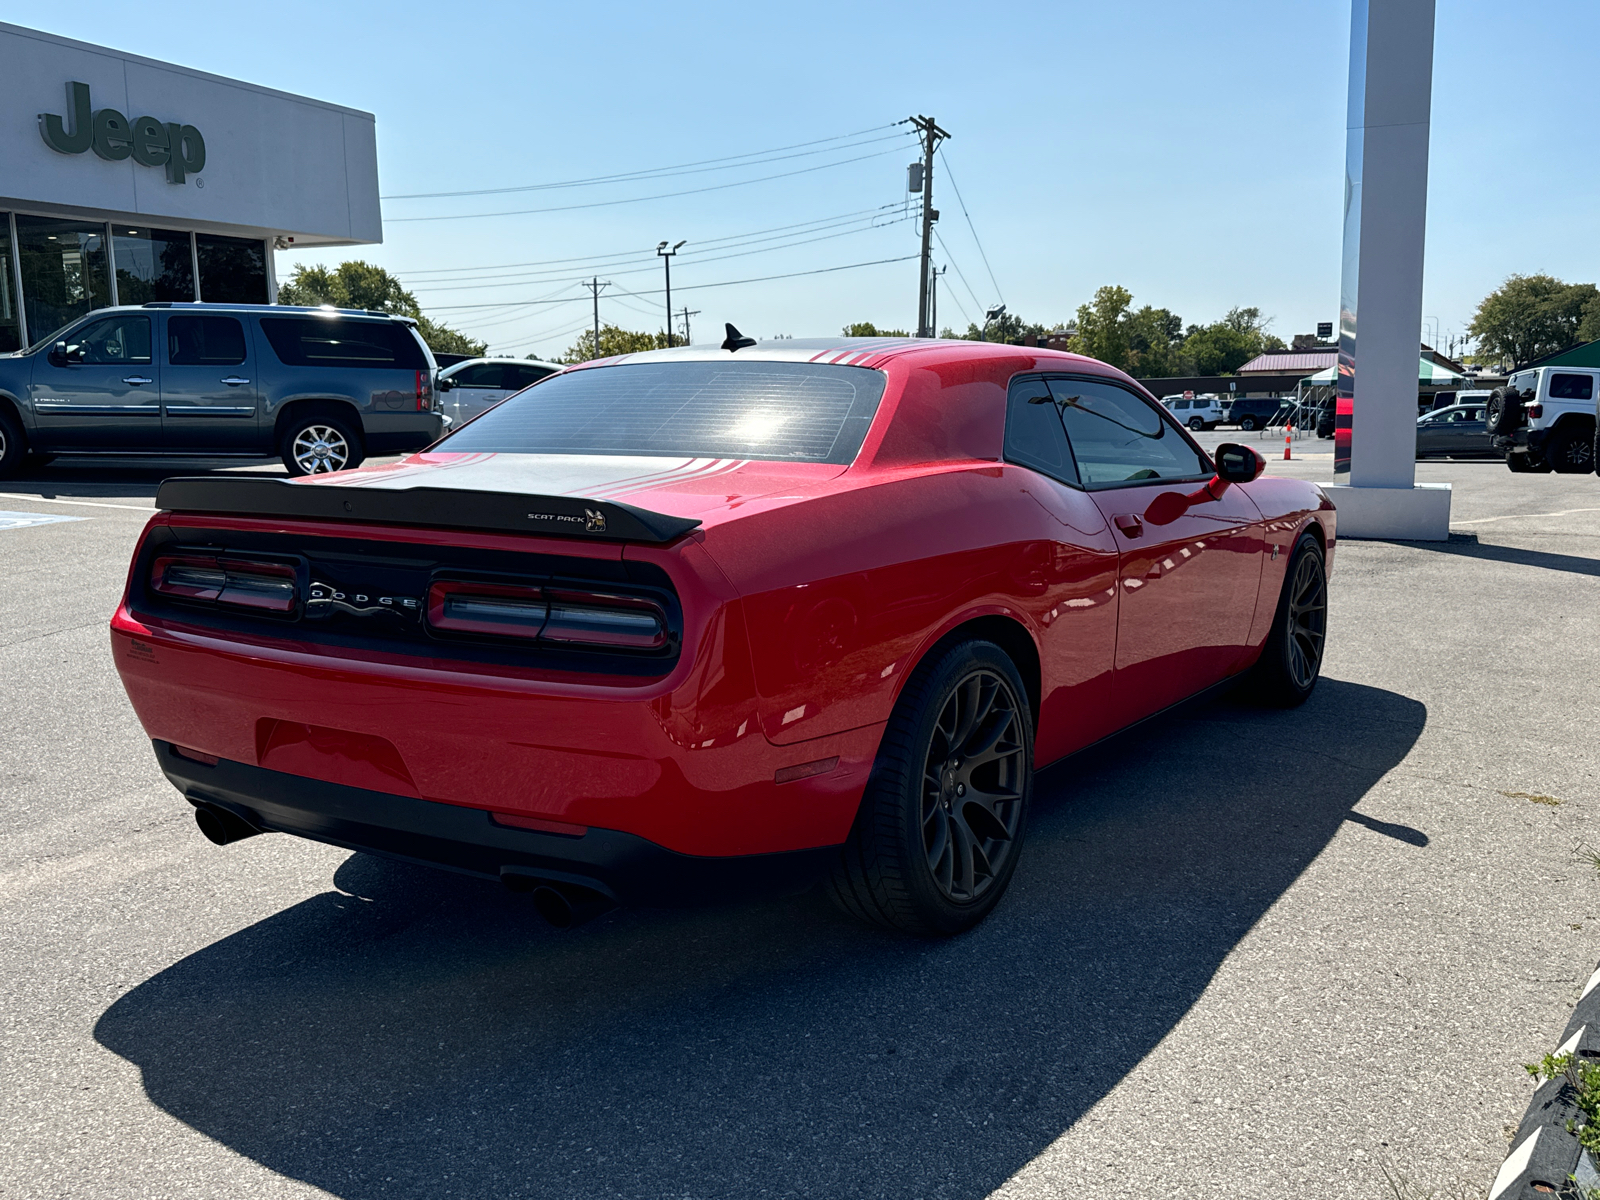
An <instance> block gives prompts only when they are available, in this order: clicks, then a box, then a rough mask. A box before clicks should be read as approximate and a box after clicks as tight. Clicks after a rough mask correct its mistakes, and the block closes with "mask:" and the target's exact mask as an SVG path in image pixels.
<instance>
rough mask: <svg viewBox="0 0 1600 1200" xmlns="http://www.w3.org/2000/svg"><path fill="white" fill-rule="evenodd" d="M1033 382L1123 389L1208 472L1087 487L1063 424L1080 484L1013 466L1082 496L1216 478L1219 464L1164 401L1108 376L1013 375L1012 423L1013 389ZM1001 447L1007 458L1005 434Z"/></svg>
mask: <svg viewBox="0 0 1600 1200" xmlns="http://www.w3.org/2000/svg"><path fill="white" fill-rule="evenodd" d="M1029 379H1040V380H1043V381H1044V383H1045V386H1046V387H1048V386H1049V384H1050V381H1051V380H1052V379H1071V380H1082V381H1083V382H1085V383H1103V384H1107V385H1109V386H1111V387H1116V388H1121V389H1122V390H1123V391H1125V392H1127V393H1128V394H1129V395H1130V396H1133V397H1135V398H1136V399H1139V400H1142V401H1144V403H1145V404H1147V405H1149V406H1150V407H1151V408H1153V409H1155V411H1156V412H1157V413H1158V414H1159V415H1160V417H1161V419H1162V420H1164V421H1166V423H1167V425H1168V426H1169V427H1170V428H1171V429H1172V430H1174V431H1176V433H1177V434H1178V436H1179V437H1181V438H1182V439H1183V440H1184V441H1186V442H1188V443H1189V445H1190V446H1191V447H1193V448H1194V450H1195V452H1196V453H1197V454H1199V455H1200V461H1201V462H1202V463H1204V464H1205V465H1206V468H1207V469H1206V471H1205V472H1204V473H1202V474H1199V475H1184V476H1180V477H1176V478H1172V479H1122V480H1118V481H1116V482H1113V483H1092V484H1091V483H1084V482H1082V479H1083V471H1082V469H1081V468H1079V466H1078V452H1077V451H1076V450H1074V449H1073V448H1072V437H1071V436H1070V435H1069V434H1068V433H1067V430H1066V425H1065V423H1063V425H1062V427H1061V435H1062V437H1063V439H1064V440H1065V441H1066V443H1067V453H1068V454H1070V455H1071V456H1072V469H1073V470H1074V471H1076V472H1077V474H1078V482H1069V481H1068V480H1065V479H1057V478H1056V477H1055V476H1054V475H1052V474H1050V473H1049V472H1048V471H1041V470H1040V469H1039V468H1038V467H1035V466H1032V465H1030V464H1028V463H1011V465H1012V466H1015V467H1021V468H1022V469H1023V470H1026V471H1032V472H1034V473H1035V474H1038V475H1043V476H1044V477H1045V478H1046V479H1048V480H1050V481H1052V482H1054V483H1059V484H1061V486H1063V487H1070V488H1076V489H1077V490H1078V491H1080V492H1110V491H1116V490H1117V489H1119V488H1135V487H1153V486H1155V485H1156V484H1161V483H1194V482H1196V481H1201V482H1204V481H1208V480H1210V479H1211V477H1212V476H1213V475H1215V474H1216V471H1217V464H1216V463H1215V462H1214V461H1213V460H1212V458H1211V455H1209V454H1207V453H1206V451H1205V447H1204V446H1202V445H1201V444H1200V443H1199V442H1197V441H1195V440H1194V438H1192V437H1190V436H1189V431H1188V430H1187V429H1185V428H1184V427H1183V426H1182V425H1181V424H1179V423H1178V418H1176V417H1174V416H1173V415H1172V413H1170V412H1169V411H1168V410H1167V406H1166V405H1165V404H1162V403H1161V401H1159V400H1156V399H1154V398H1153V397H1151V396H1148V395H1146V394H1145V393H1143V392H1140V391H1137V390H1135V389H1134V388H1131V387H1129V386H1128V385H1127V384H1125V383H1123V382H1122V381H1121V380H1120V379H1112V378H1111V377H1110V376H1107V375H1096V374H1093V373H1092V372H1089V371H1024V372H1021V373H1020V374H1017V375H1013V376H1012V377H1011V378H1010V379H1009V380H1007V381H1006V419H1007V420H1008V421H1009V420H1010V419H1011V389H1012V388H1013V387H1015V386H1016V385H1017V384H1018V383H1020V382H1023V381H1025V380H1029ZM1000 445H1001V451H1000V452H1001V455H1002V456H1003V455H1004V454H1005V435H1004V432H1003V431H1002V434H1001V439H1000ZM1005 461H1006V462H1011V460H1010V459H1005Z"/></svg>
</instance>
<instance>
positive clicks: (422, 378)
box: [417, 371, 433, 412]
mask: <svg viewBox="0 0 1600 1200" xmlns="http://www.w3.org/2000/svg"><path fill="white" fill-rule="evenodd" d="M432 391H433V389H432V388H430V387H429V386H428V373H427V372H426V371H418V372H417V411H418V412H422V411H423V410H424V409H426V408H427V407H428V405H427V403H426V401H427V399H428V397H429V395H430V394H431V393H432Z"/></svg>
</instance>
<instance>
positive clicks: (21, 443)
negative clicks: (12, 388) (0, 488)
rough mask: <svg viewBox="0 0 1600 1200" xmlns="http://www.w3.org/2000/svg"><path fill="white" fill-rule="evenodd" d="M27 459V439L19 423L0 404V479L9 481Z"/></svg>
mask: <svg viewBox="0 0 1600 1200" xmlns="http://www.w3.org/2000/svg"><path fill="white" fill-rule="evenodd" d="M27 457H28V439H27V435H26V434H24V433H23V432H22V425H21V423H20V422H19V421H18V420H17V419H16V418H15V417H14V416H12V415H11V412H10V410H9V409H7V408H6V407H5V405H3V404H0V479H10V478H11V477H12V476H13V475H15V474H16V473H17V472H18V471H20V470H22V463H23V460H24V459H26V458H27Z"/></svg>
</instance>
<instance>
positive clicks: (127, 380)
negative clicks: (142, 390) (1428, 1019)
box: [122, 375, 155, 387]
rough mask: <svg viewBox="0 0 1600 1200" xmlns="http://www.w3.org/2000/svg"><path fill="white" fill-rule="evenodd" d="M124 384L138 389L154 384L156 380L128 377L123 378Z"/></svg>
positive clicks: (137, 376) (134, 376)
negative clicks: (140, 386) (142, 385)
mask: <svg viewBox="0 0 1600 1200" xmlns="http://www.w3.org/2000/svg"><path fill="white" fill-rule="evenodd" d="M122 382H123V383H131V384H133V386H134V387H138V386H139V385H141V384H145V383H154V382H155V380H154V379H146V378H145V377H144V376H143V375H127V376H124V377H123V380H122Z"/></svg>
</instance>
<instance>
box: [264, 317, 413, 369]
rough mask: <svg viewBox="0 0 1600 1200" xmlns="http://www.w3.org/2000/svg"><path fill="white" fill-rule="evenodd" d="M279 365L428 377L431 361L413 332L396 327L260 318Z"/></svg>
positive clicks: (390, 324) (320, 319) (382, 323)
mask: <svg viewBox="0 0 1600 1200" xmlns="http://www.w3.org/2000/svg"><path fill="white" fill-rule="evenodd" d="M261 332H262V333H264V334H266V335H267V341H269V342H271V343H272V349H273V351H274V353H276V354H277V356H278V358H279V360H280V361H282V362H283V363H284V365H286V366H290V367H399V368H402V369H404V370H407V371H426V370H427V369H428V366H429V364H428V360H427V359H426V358H424V357H423V353H422V346H421V344H420V343H419V342H418V341H417V339H416V338H415V337H413V336H412V335H411V330H410V329H408V328H407V327H406V326H404V325H402V324H400V323H399V322H398V321H350V320H345V319H343V318H340V317H262V318H261Z"/></svg>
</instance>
